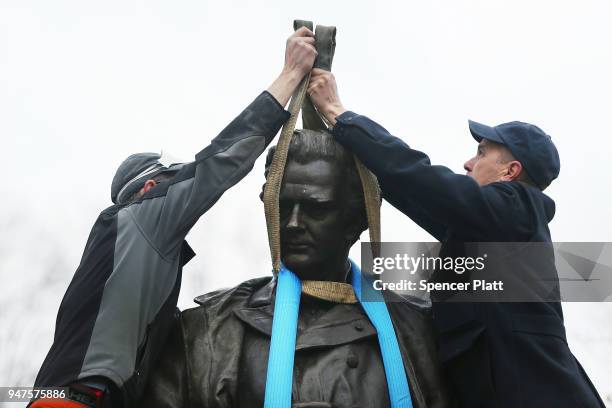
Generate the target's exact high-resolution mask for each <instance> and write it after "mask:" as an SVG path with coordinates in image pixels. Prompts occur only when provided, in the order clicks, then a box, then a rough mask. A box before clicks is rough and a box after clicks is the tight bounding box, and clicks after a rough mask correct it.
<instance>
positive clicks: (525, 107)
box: [0, 0, 612, 404]
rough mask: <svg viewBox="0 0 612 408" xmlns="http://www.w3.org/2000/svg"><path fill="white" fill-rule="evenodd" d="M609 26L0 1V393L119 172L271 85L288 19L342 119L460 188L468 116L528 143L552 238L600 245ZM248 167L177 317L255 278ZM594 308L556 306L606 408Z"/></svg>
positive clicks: (256, 184)
mask: <svg viewBox="0 0 612 408" xmlns="http://www.w3.org/2000/svg"><path fill="white" fill-rule="evenodd" d="M611 12H612V3H610V2H609V1H594V0H586V1H579V2H578V1H573V2H569V1H542V0H537V1H534V0H529V1H527V0H519V1H517V0H511V1H510V0H508V1H499V0H486V1H484V0H483V1H465V0H462V1H456V0H453V1H450V0H448V1H427V2H424V1H419V2H406V1H402V2H396V3H393V2H384V1H370V2H360V1H352V2H333V3H332V2H329V1H302V2H289V1H266V2H245V1H225V2H211V3H209V2H205V1H201V0H200V1H181V2H169V1H166V2H161V1H150V0H147V1H144V0H142V1H126V0H122V1H104V2H91V1H77V0H75V1H67V0H65V1H60V0H56V1H53V2H50V1H25V0H14V1H11V0H0V143H1V146H2V148H3V150H2V153H3V154H2V158H3V162H4V163H5V164H4V166H3V179H4V180H5V181H8V182H7V183H5V186H4V187H3V190H4V192H3V194H2V204H0V205H1V206H2V207H1V210H2V211H1V213H0V214H1V215H0V228H1V231H2V234H1V235H0V279H1V282H2V283H1V286H0V318H1V319H2V323H1V324H2V329H4V330H2V332H4V333H3V334H0V348H1V349H2V353H1V354H2V356H0V385H27V384H28V383H31V382H32V381H33V377H34V375H35V373H36V371H37V369H38V366H39V365H40V363H41V362H42V359H43V358H44V355H45V354H46V352H47V350H48V348H49V346H50V344H51V339H52V333H53V327H54V321H55V314H56V312H57V308H58V306H59V302H60V300H61V297H62V295H63V292H64V290H65V288H66V287H67V285H68V282H69V281H70V278H71V276H72V274H73V273H74V270H75V268H76V266H77V265H78V262H79V259H80V256H81V253H82V250H83V248H84V245H85V241H86V239H87V235H88V234H89V229H90V228H91V225H92V223H93V221H94V220H95V218H96V217H97V214H98V213H99V211H100V210H102V209H103V208H105V207H107V206H109V205H110V182H111V179H112V176H113V174H114V171H115V169H116V167H117V166H118V165H119V163H120V162H121V161H122V160H123V159H124V158H125V157H126V156H127V155H129V154H130V153H133V152H137V151H160V150H162V149H163V150H164V151H167V152H170V153H172V154H173V155H175V156H178V157H182V158H184V159H185V160H192V159H193V156H194V155H195V153H197V152H198V151H199V150H201V149H202V148H204V147H205V146H206V145H207V144H208V143H209V142H210V140H211V139H212V138H213V137H214V136H215V135H216V134H218V132H219V131H220V130H221V129H223V127H224V126H225V125H226V124H227V123H229V121H230V120H231V119H232V118H233V117H234V116H235V115H237V114H238V113H239V112H240V111H241V110H242V109H243V108H244V107H245V106H246V105H247V104H248V103H249V102H250V101H251V100H252V99H253V98H255V97H256V96H257V95H258V94H259V93H260V92H261V91H262V90H263V89H265V88H266V87H267V86H268V85H269V84H270V83H271V82H272V81H273V79H274V78H275V76H276V75H277V74H278V73H279V72H280V70H281V68H282V62H283V51H284V43H285V39H286V37H287V36H288V35H290V33H291V28H292V21H293V19H294V18H302V19H310V20H313V21H314V22H315V24H317V23H318V24H323V25H335V26H337V28H338V34H337V42H338V45H337V48H336V57H335V60H334V67H333V71H334V73H335V75H336V78H337V80H338V83H339V90H340V94H341V97H342V100H343V102H344V104H345V106H346V107H347V108H348V109H350V110H354V111H356V112H359V113H362V114H365V115H368V116H370V117H371V118H373V119H375V120H376V121H378V122H380V123H381V124H382V125H383V126H385V127H386V128H387V129H388V130H389V131H391V133H393V134H395V135H397V136H400V137H402V138H403V139H404V140H405V141H406V142H407V143H409V144H410V145H411V146H413V147H415V148H418V149H420V150H423V151H425V152H427V153H428V154H429V155H430V157H431V160H432V162H433V163H435V164H443V165H446V166H448V167H450V168H451V169H453V170H454V171H456V172H463V169H462V165H463V163H464V162H465V160H466V159H468V158H469V157H471V155H473V154H474V152H475V148H476V144H475V142H474V141H473V139H472V138H471V136H470V135H469V131H468V127H467V120H468V119H473V120H476V121H479V122H484V123H486V124H491V125H494V124H498V123H501V122H506V121H510V120H522V121H527V122H532V123H534V124H537V125H538V126H540V127H542V128H543V129H544V130H545V131H546V132H547V133H549V134H550V135H551V136H552V138H553V141H554V142H555V143H556V145H557V147H558V150H559V152H560V157H561V163H562V165H561V175H560V178H559V179H558V180H557V181H555V182H554V183H553V185H552V186H551V187H550V188H549V189H548V190H547V193H548V194H549V195H550V196H551V197H552V198H553V199H554V200H555V201H556V203H557V213H556V216H555V219H554V220H553V222H552V223H551V225H550V228H551V231H552V234H553V237H554V240H556V241H612V230H611V228H610V226H611V222H610V218H609V217H610V200H611V198H612V191H611V183H610V170H609V165H610V157H611V155H610V149H611V147H612V142H611V141H610V137H611V136H612V134H611V132H610V129H609V119H610V114H611V110H612V109H611V99H610V98H611V97H610V95H612V76H611V75H610V72H612V47H610V39H611V38H612V26H611V25H610V23H609V22H610V16H611V15H612V14H611ZM263 159H264V158H263V157H262V158H260V160H259V161H258V162H257V164H256V166H255V169H254V170H253V172H252V173H250V174H249V175H248V176H247V177H246V178H245V179H244V180H243V182H241V183H240V184H239V185H237V186H236V187H235V188H233V189H232V190H231V191H229V192H228V193H227V194H226V195H225V196H224V197H223V198H222V199H221V200H220V201H219V202H218V204H217V205H216V206H215V207H214V208H213V209H212V210H211V211H210V212H209V213H207V214H206V215H205V216H204V217H203V218H202V219H201V221H200V222H199V224H198V225H197V226H196V227H195V228H194V229H193V230H192V232H191V234H190V236H189V240H190V242H191V244H192V246H193V247H194V249H195V251H196V252H197V253H198V257H197V258H196V259H194V260H193V261H192V262H191V263H190V264H189V265H188V267H187V268H186V269H185V273H184V284H183V289H182V293H181V299H180V306H181V307H182V308H186V307H191V306H192V302H191V299H192V298H193V297H194V296H195V295H198V294H201V293H204V292H207V291H210V290H213V289H216V288H219V287H222V286H230V285H234V284H236V283H238V282H240V281H242V280H245V279H247V278H250V277H256V276H262V275H265V274H267V273H269V269H270V268H269V255H268V248H267V240H266V232H265V231H266V230H265V221H264V217H263V207H262V205H261V204H260V202H259V200H258V197H257V195H258V193H259V190H260V187H261V184H262V182H263V176H262V173H263ZM382 215H383V219H382V230H383V232H382V237H383V240H386V241H424V240H431V239H432V238H431V237H429V236H428V235H427V234H426V233H425V232H424V231H423V230H421V229H420V228H419V227H417V226H416V225H415V224H413V223H412V222H411V221H410V220H408V219H406V218H405V217H403V216H402V215H401V214H399V213H398V212H397V211H395V210H393V209H392V208H390V206H388V205H386V204H385V205H384V206H383V214H382ZM363 238H364V239H366V235H364V236H363ZM352 255H353V257H355V258H357V259H358V257H359V253H358V251H353V252H352ZM610 306H611V304H609V303H606V304H601V303H600V304H566V305H565V306H564V307H565V311H566V327H567V330H568V336H569V341H570V346H571V347H572V349H573V351H574V352H575V354H576V355H577V357H578V358H579V359H580V360H581V362H582V363H583V365H584V366H585V368H586V370H587V372H588V373H589V374H590V375H591V377H592V379H593V380H594V382H595V384H596V385H597V387H598V388H599V389H600V392H601V393H602V396H603V397H604V399H605V398H607V396H608V395H609V397H608V398H609V399H610V402H609V403H611V404H612V379H610V376H609V374H608V373H609V370H610V366H611V365H612V357H611V355H612V353H611V351H612V346H611V344H612V343H611V342H612V324H611V323H612V307H610ZM9 350H12V352H10V351H9Z"/></svg>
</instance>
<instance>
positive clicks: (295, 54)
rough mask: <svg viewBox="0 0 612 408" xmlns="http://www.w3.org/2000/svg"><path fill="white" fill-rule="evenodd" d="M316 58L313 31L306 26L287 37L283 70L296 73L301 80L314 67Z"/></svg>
mask: <svg viewBox="0 0 612 408" xmlns="http://www.w3.org/2000/svg"><path fill="white" fill-rule="evenodd" d="M316 58H317V49H316V48H315V38H314V34H313V32H312V31H310V30H309V29H308V28H306V27H300V28H299V29H298V30H296V31H295V32H294V33H293V35H291V37H289V38H288V39H287V45H286V47H285V66H284V68H283V72H285V73H289V74H295V75H297V76H298V77H299V79H300V80H301V79H302V78H304V76H305V75H306V74H307V73H308V72H309V71H310V70H311V69H312V66H313V64H314V61H315V59H316Z"/></svg>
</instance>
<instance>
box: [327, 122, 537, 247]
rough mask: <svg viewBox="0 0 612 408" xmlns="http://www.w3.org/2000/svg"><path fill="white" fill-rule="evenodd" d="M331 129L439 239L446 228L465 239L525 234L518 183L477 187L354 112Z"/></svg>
mask: <svg viewBox="0 0 612 408" xmlns="http://www.w3.org/2000/svg"><path fill="white" fill-rule="evenodd" d="M332 133H333V135H334V137H335V139H336V140H337V141H338V142H339V143H341V144H342V145H343V146H345V147H346V148H348V149H349V150H351V151H352V152H353V153H354V154H355V155H356V156H357V157H358V158H359V159H360V160H361V161H362V162H363V163H364V165H365V166H366V167H368V168H369V169H370V171H372V172H373V173H374V174H375V175H376V177H377V178H378V181H379V183H380V186H381V189H382V192H383V197H384V198H385V199H387V201H389V202H390V203H391V204H392V205H393V206H394V207H396V208H397V209H398V210H400V211H401V212H403V213H404V214H406V215H408V216H409V217H410V218H412V219H413V221H415V222H416V223H417V224H419V225H420V226H421V227H422V228H424V229H425V230H427V231H428V232H429V233H431V234H432V235H433V236H434V237H436V238H437V239H438V240H443V239H444V238H445V237H446V236H447V234H448V230H449V229H450V230H452V231H453V236H455V237H457V238H460V239H462V240H465V241H483V240H488V241H495V240H499V241H507V240H508V237H509V236H512V237H513V239H519V238H520V237H521V236H523V237H524V236H525V235H529V230H530V222H529V219H528V218H529V216H528V212H527V211H525V210H526V209H525V204H524V203H523V200H521V199H520V197H519V195H520V191H519V189H518V188H517V186H516V185H517V184H519V183H514V182H513V183H493V184H489V185H486V186H482V187H481V186H480V185H478V183H476V181H474V180H473V179H472V178H471V177H468V176H466V175H460V174H456V173H454V172H453V171H452V170H450V169H448V168H447V167H443V166H435V165H432V164H431V163H430V160H429V157H428V156H427V155H426V154H425V153H422V152H420V151H417V150H414V149H412V148H410V146H408V145H407V144H406V143H405V142H404V141H402V140H401V139H399V138H397V137H394V136H392V135H391V134H390V133H389V132H388V131H387V130H386V129H385V128H383V127H382V126H380V125H378V124H377V123H376V122H374V121H372V120H371V119H369V118H367V117H365V116H362V115H358V114H356V113H353V112H345V113H343V114H342V115H340V116H339V117H338V118H337V124H336V126H335V127H334V129H333V130H332Z"/></svg>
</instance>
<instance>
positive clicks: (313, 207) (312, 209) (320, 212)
mask: <svg viewBox="0 0 612 408" xmlns="http://www.w3.org/2000/svg"><path fill="white" fill-rule="evenodd" d="M331 209H332V208H331V206H330V205H329V204H328V203H308V204H306V205H305V208H304V211H305V212H306V213H307V214H308V215H309V216H310V217H312V218H323V217H325V216H327V215H328V214H329V212H330V210H331Z"/></svg>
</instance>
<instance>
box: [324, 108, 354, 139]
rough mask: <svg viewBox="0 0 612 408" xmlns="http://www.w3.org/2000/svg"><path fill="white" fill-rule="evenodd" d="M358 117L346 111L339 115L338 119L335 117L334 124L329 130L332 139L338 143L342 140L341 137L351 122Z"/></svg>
mask: <svg viewBox="0 0 612 408" xmlns="http://www.w3.org/2000/svg"><path fill="white" fill-rule="evenodd" d="M359 116H360V115H358V114H357V113H355V112H351V111H346V112H344V113H342V114H341V115H339V116H338V117H336V124H335V125H334V127H333V128H332V130H331V133H332V135H333V136H334V138H336V139H338V141H340V140H342V138H343V136H344V135H345V133H346V130H347V127H349V126H350V125H352V124H353V121H354V120H355V119H356V118H358V117H359Z"/></svg>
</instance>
